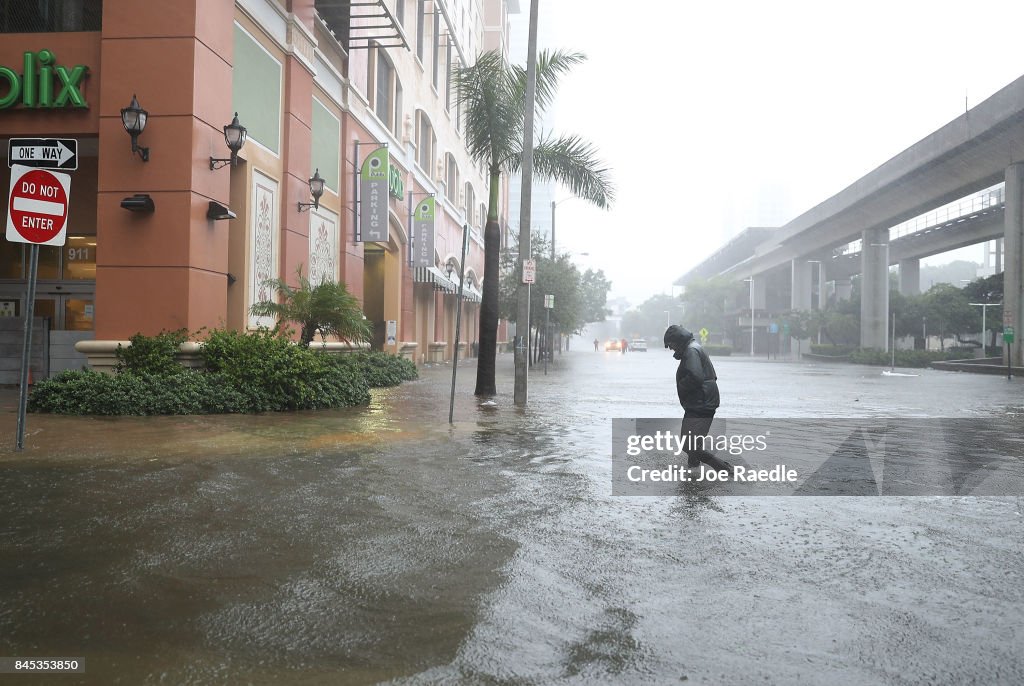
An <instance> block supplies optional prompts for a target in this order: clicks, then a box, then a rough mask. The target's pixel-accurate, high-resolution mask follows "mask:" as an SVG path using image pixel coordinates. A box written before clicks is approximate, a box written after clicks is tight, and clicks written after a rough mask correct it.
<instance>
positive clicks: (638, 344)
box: [629, 338, 647, 353]
mask: <svg viewBox="0 0 1024 686" xmlns="http://www.w3.org/2000/svg"><path fill="white" fill-rule="evenodd" d="M629 349H630V350H632V351H633V352H637V353H645V352H647V341H645V340H644V339H642V338H634V339H633V340H631V341H630V342H629Z"/></svg>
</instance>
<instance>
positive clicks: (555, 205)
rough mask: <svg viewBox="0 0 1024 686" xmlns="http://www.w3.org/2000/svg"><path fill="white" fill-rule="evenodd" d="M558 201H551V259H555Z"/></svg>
mask: <svg viewBox="0 0 1024 686" xmlns="http://www.w3.org/2000/svg"><path fill="white" fill-rule="evenodd" d="M557 206H558V203H557V202H555V201H554V200H552V201H551V261H552V262H554V261H555V207H557Z"/></svg>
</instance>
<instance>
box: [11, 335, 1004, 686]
mask: <svg viewBox="0 0 1024 686" xmlns="http://www.w3.org/2000/svg"><path fill="white" fill-rule="evenodd" d="M715 364H716V367H717V368H718V372H719V376H720V378H721V381H720V385H721V389H722V397H723V408H722V410H721V413H720V414H721V415H722V416H725V417H736V418H760V417H803V418H817V417H832V418H843V417H850V418H863V417H879V418H883V417H958V418H964V417H967V418H977V421H978V426H979V427H983V426H985V425H986V422H990V421H999V422H1003V423H1007V422H1008V423H1009V424H1010V425H1011V426H1013V425H1014V423H1015V422H1019V424H1017V426H1018V427H1020V428H1022V429H1024V390H1022V389H1024V386H1022V384H1024V380H1017V379H1015V380H1014V381H1012V382H1007V381H1006V379H1004V378H1000V377H991V376H981V375H977V376H976V375H968V374H957V373H949V372H937V371H931V370H902V371H904V372H906V373H908V374H916V375H917V376H902V377H894V376H883V375H882V374H881V369H880V368H872V367H861V366H847V365H837V366H824V365H813V364H800V363H791V362H782V361H766V360H761V359H757V360H751V359H746V358H717V359H716V361H715ZM498 366H499V390H501V391H502V395H500V396H499V397H498V398H497V402H496V405H494V406H480V405H479V403H478V402H477V401H476V399H474V398H473V397H472V395H471V393H472V389H473V384H474V377H475V369H473V367H472V363H470V366H467V367H464V368H461V369H460V377H459V390H458V393H457V399H456V407H455V423H454V425H452V426H449V425H448V423H447V403H448V383H449V382H450V379H451V370H450V368H449V367H438V368H433V369H426V370H424V371H423V372H422V374H421V377H422V378H421V379H420V380H419V381H416V382H413V383H408V384H405V385H403V386H401V387H398V388H394V389H384V390H379V391H375V392H374V395H373V401H372V403H371V405H370V406H369V407H364V408H351V409H347V410H341V411H329V412H301V413H292V414H275V415H262V416H216V417H151V418H114V419H110V418H106V419H100V418H71V417H51V416H40V415H29V417H28V422H27V425H28V432H27V437H26V450H25V452H24V453H21V454H16V453H14V451H13V445H14V428H15V414H14V410H15V402H16V398H15V394H13V393H11V392H6V393H3V394H0V427H2V428H3V432H4V434H3V435H5V436H8V437H9V441H8V445H9V447H8V446H3V447H0V517H2V522H3V523H2V525H0V550H3V551H4V552H3V555H2V557H0V656H58V655H63V656H78V657H82V658H84V661H85V664H86V673H85V674H79V675H62V676H60V677H57V676H49V677H26V676H19V677H11V676H6V677H0V679H6V680H11V681H14V682H16V683H61V684H65V683H67V684H70V683H96V684H108V683H124V684H183V683H189V684H220V683H253V684H281V683H289V684H367V683H380V682H389V683H396V684H448V683H465V684H478V683H485V684H486V683H491V684H506V683H508V684H520V683H521V684H535V683H537V684H539V683H551V682H555V681H557V682H565V683H657V684H661V683H681V682H686V683H698V684H723V683H728V684H755V683H756V684H965V683H979V684H1019V683H1024V628H1022V627H1024V583H1022V582H1024V516H1022V506H1024V502H1022V499H1021V498H1020V497H1019V496H1009V497H986V498H978V497H938V496H936V497H914V498H911V497H875V498H867V497H833V498H818V497H720V496H716V495H715V492H714V490H713V489H712V490H706V491H700V492H688V493H684V494H683V495H680V496H677V497H656V498H652V497H629V498H627V497H616V496H612V495H611V460H610V454H611V438H612V428H611V419H612V418H614V417H675V416H679V414H680V410H679V408H678V405H677V402H676V398H675V392H674V388H673V385H672V378H673V373H674V369H675V362H674V361H673V360H672V359H671V357H670V356H669V355H668V353H667V351H662V350H653V349H652V350H651V351H650V352H649V353H627V354H625V355H622V354H619V353H604V352H599V353H594V352H590V351H587V352H571V353H567V354H565V355H562V356H561V357H559V358H558V359H557V360H556V361H555V363H554V364H553V365H552V366H551V367H550V369H549V373H548V375H547V376H545V375H544V374H543V373H542V372H541V370H540V368H535V369H534V371H533V372H532V373H531V375H530V404H529V406H528V408H527V409H526V410H519V409H516V408H514V407H513V404H512V399H511V389H512V380H511V376H512V360H511V356H509V355H503V356H500V357H499V365H498ZM1021 434H1024V431H1021ZM1017 457H1018V458H1019V459H1022V460H1024V456H1021V455H1018V456H1017Z"/></svg>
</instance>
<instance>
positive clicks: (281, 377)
mask: <svg viewBox="0 0 1024 686" xmlns="http://www.w3.org/2000/svg"><path fill="white" fill-rule="evenodd" d="M202 356H203V359H204V361H205V364H206V369H207V371H208V372H213V373H217V374H220V375H221V376H222V377H223V378H224V380H225V381H226V382H227V383H229V384H230V385H232V386H233V387H234V388H235V389H237V390H238V391H239V392H240V393H241V394H242V395H243V396H244V397H245V398H246V402H245V404H244V406H243V408H241V409H240V410H238V411H241V412H267V411H271V410H304V409H318V408H324V407H339V406H343V405H358V404H363V403H367V402H369V400H370V393H369V388H368V386H367V384H366V381H365V380H364V379H363V377H362V375H361V374H360V373H359V372H358V370H357V369H349V368H346V367H344V366H340V365H338V364H336V363H335V360H334V358H332V357H331V356H329V355H327V354H326V353H323V352H320V351H315V350H310V349H309V348H307V347H305V346H300V345H295V344H294V343H292V342H291V341H289V340H288V339H286V338H282V337H280V336H276V335H274V334H273V333H272V332H270V331H267V330H265V329H263V330H259V331H255V332H250V333H239V332H237V331H225V330H222V329H218V330H214V331H211V332H210V334H209V336H208V337H207V339H206V341H205V343H204V344H203V349H202Z"/></svg>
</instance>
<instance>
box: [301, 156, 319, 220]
mask: <svg viewBox="0 0 1024 686" xmlns="http://www.w3.org/2000/svg"><path fill="white" fill-rule="evenodd" d="M309 194H310V195H312V196H313V202H300V203H299V212H302V211H304V210H308V209H309V208H310V207H312V208H313V209H314V210H318V209H320V196H321V195H323V194H324V180H323V179H322V178H320V168H319V167H317V169H316V171H315V172H313V178H311V179H310V180H309Z"/></svg>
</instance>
